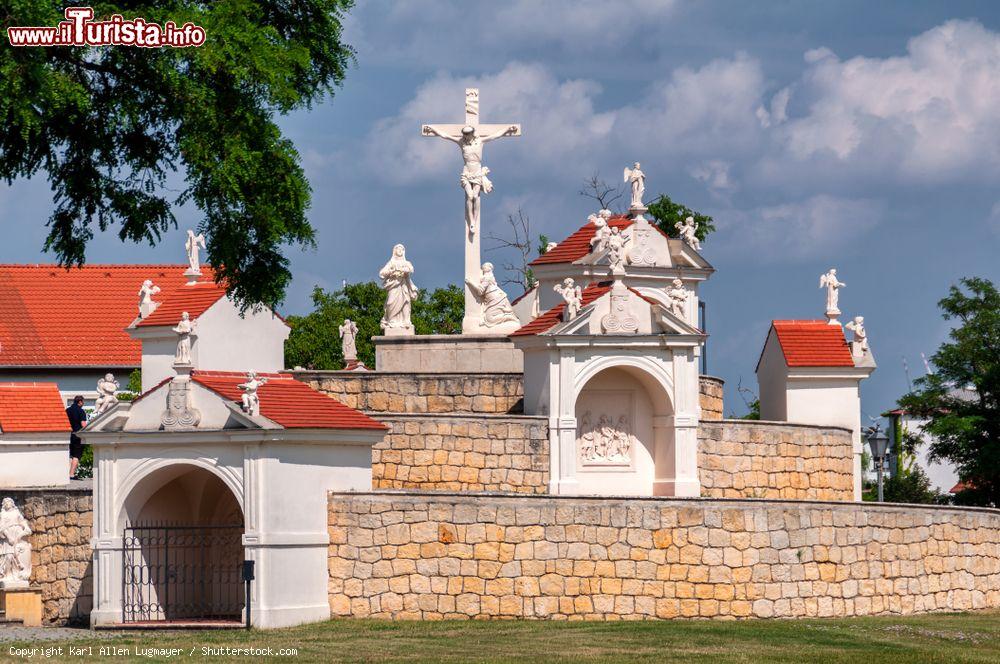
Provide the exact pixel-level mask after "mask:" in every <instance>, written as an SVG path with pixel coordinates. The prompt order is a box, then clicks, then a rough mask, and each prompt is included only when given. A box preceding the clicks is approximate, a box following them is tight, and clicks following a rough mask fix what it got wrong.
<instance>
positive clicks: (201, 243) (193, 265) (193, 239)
mask: <svg viewBox="0 0 1000 664" xmlns="http://www.w3.org/2000/svg"><path fill="white" fill-rule="evenodd" d="M184 248H185V249H186V250H187V255H188V264H189V265H190V267H189V268H188V271H187V273H186V274H189V275H198V274H201V258H199V256H198V249H199V248H200V249H207V248H208V247H206V246H205V234H204V233H198V234H197V235H195V234H194V231H192V230H190V229H188V232H187V240H185V242H184Z"/></svg>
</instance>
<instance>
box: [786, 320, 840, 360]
mask: <svg viewBox="0 0 1000 664" xmlns="http://www.w3.org/2000/svg"><path fill="white" fill-rule="evenodd" d="M771 325H772V326H773V328H774V331H775V334H776V335H777V337H778V344H779V345H780V346H781V352H782V353H783V354H784V356H785V363H786V364H787V365H788V366H790V367H853V366H854V358H853V357H852V356H851V350H850V348H849V347H848V345H847V339H846V338H844V330H843V329H842V328H841V327H840V326H839V325H830V324H829V323H828V322H827V321H825V320H776V321H771Z"/></svg>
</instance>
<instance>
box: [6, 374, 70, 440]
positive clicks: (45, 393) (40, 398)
mask: <svg viewBox="0 0 1000 664" xmlns="http://www.w3.org/2000/svg"><path fill="white" fill-rule="evenodd" d="M0 431H2V432H3V433H35V432H54V433H68V432H69V431H70V426H69V419H68V418H67V417H66V405H65V404H64V403H63V399H62V395H60V394H59V388H58V387H57V386H56V384H55V383H0Z"/></svg>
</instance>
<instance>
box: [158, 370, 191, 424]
mask: <svg viewBox="0 0 1000 664" xmlns="http://www.w3.org/2000/svg"><path fill="white" fill-rule="evenodd" d="M199 422H201V411H200V410H198V409H197V408H195V407H194V403H193V399H192V392H191V382H190V381H188V380H180V379H176V378H175V379H174V380H172V381H170V384H169V385H168V386H167V409H166V410H164V411H163V415H162V416H161V417H160V424H161V425H162V426H163V428H164V429H166V430H167V431H178V430H184V429H194V428H197V426H198V423H199Z"/></svg>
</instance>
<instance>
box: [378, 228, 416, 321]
mask: <svg viewBox="0 0 1000 664" xmlns="http://www.w3.org/2000/svg"><path fill="white" fill-rule="evenodd" d="M412 274H413V263H411V262H410V261H408V260H406V247H404V246H403V245H401V244H397V245H396V246H395V247H393V248H392V256H391V257H390V258H389V261H388V262H387V263H386V264H385V265H384V266H383V267H382V269H381V270H379V273H378V276H379V277H380V278H381V279H382V289H383V290H384V291H385V292H386V299H385V313H384V315H383V316H382V321H381V325H382V329H383V330H384V331H385V332H386V334H389V333H390V332H389V331H390V330H397V333H400V332H401V333H402V334H413V323H411V322H410V307H411V306H412V304H413V299H414V298H415V297H417V296H418V295H419V291H418V290H417V287H416V286H415V285H413V279H412V278H411V276H410V275H412Z"/></svg>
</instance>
